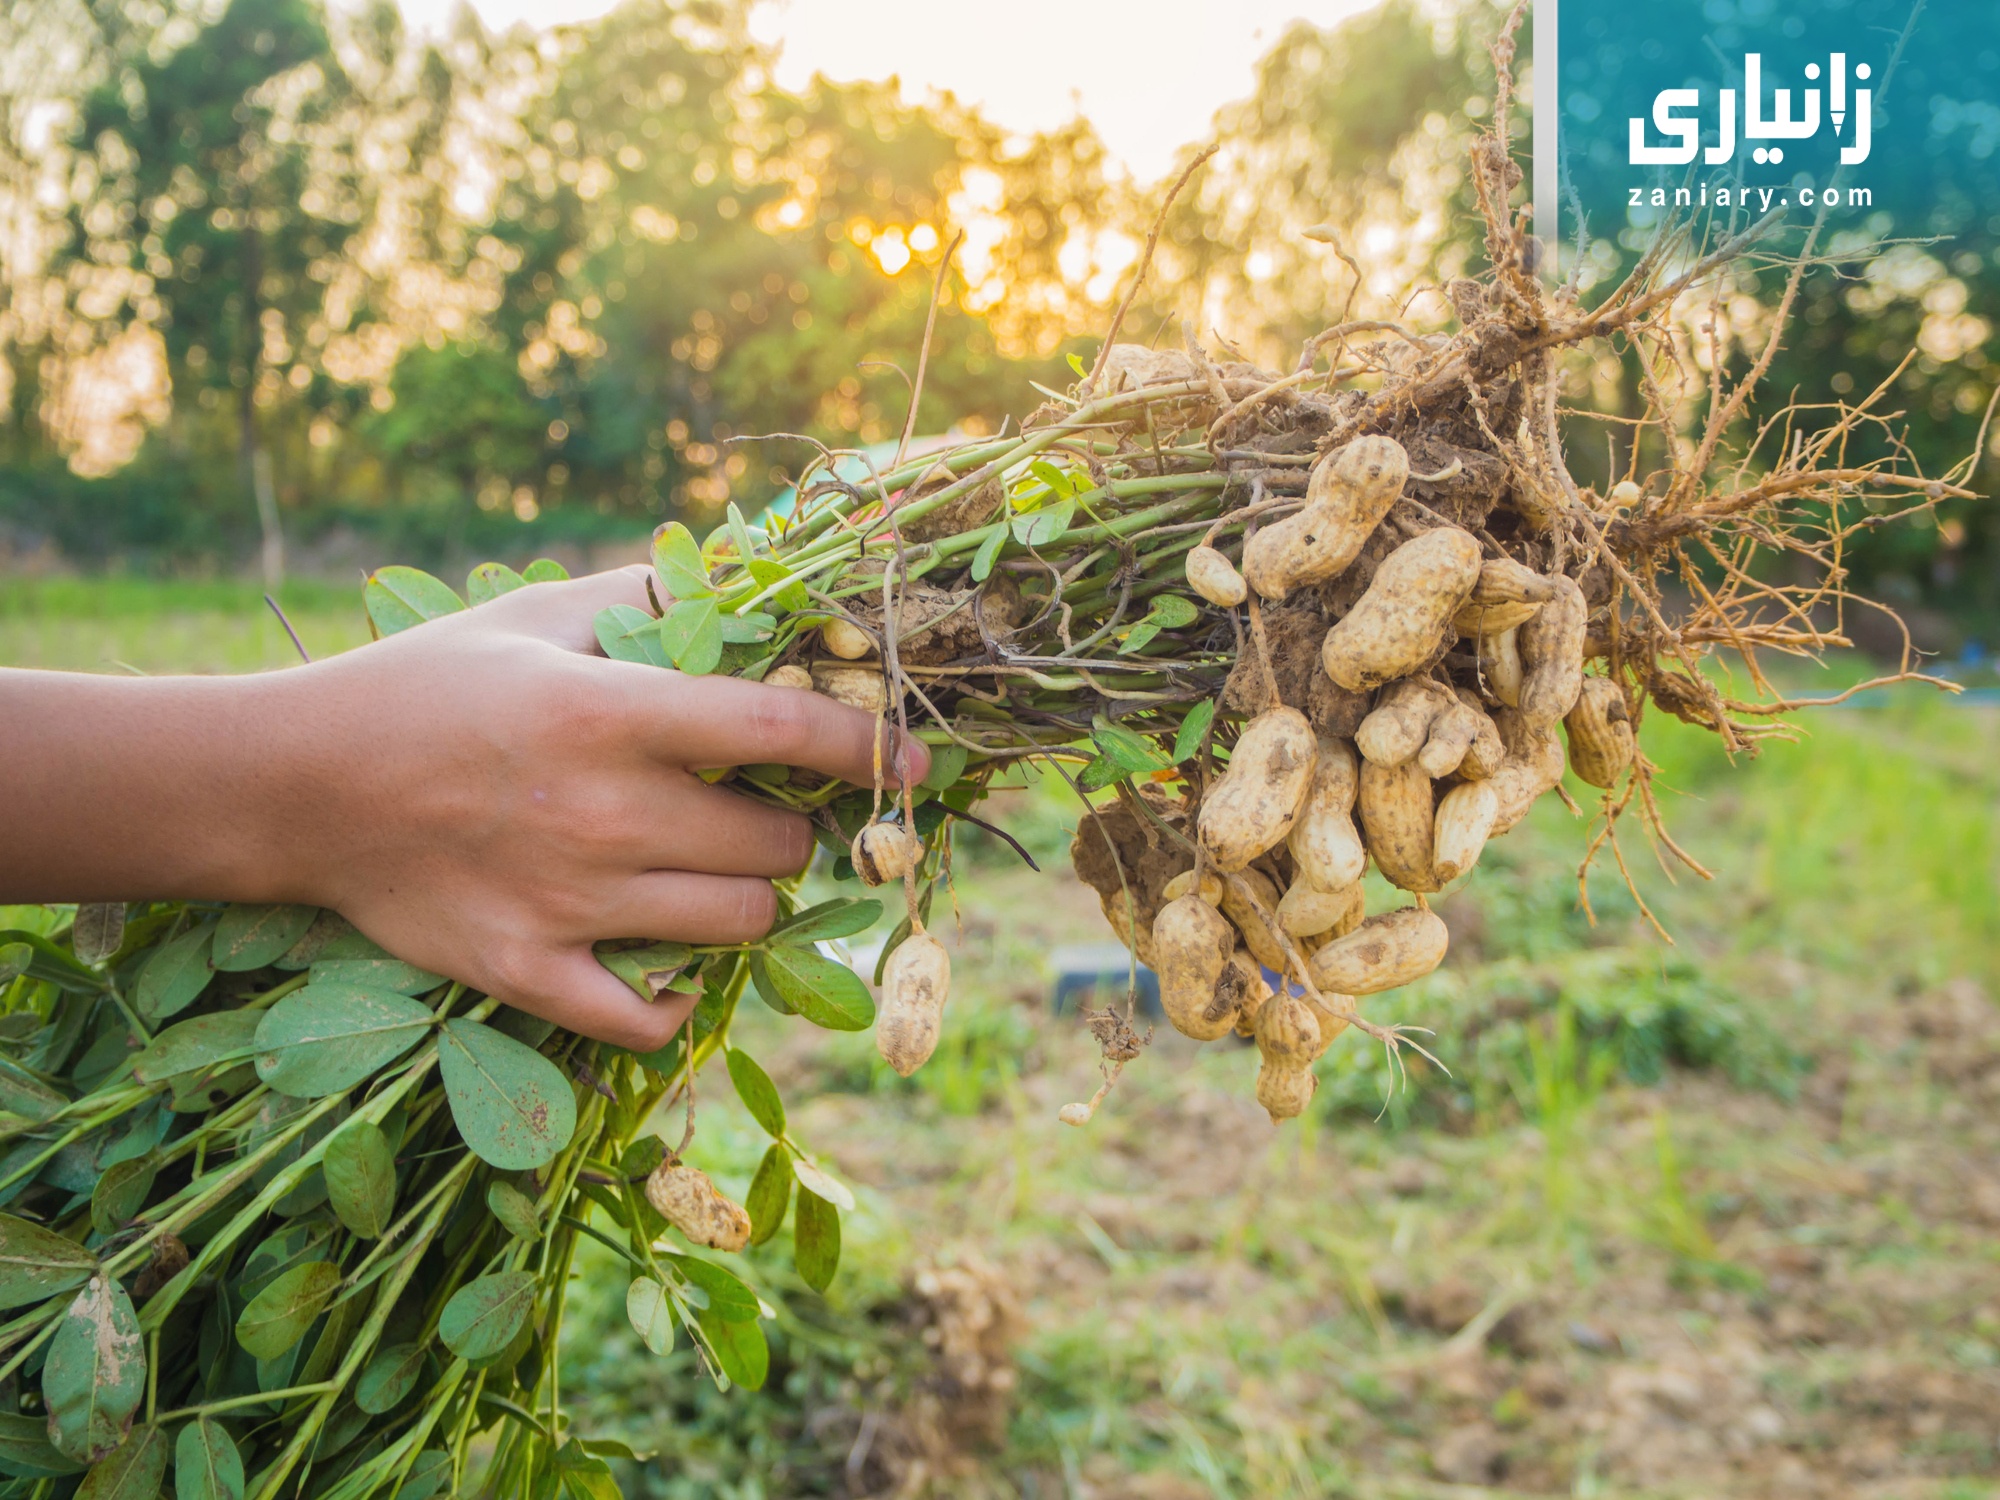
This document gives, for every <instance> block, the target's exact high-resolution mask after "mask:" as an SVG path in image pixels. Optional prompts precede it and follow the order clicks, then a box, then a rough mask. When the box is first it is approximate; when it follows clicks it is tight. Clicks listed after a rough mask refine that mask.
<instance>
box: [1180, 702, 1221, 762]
mask: <svg viewBox="0 0 2000 1500" xmlns="http://www.w3.org/2000/svg"><path fill="white" fill-rule="evenodd" d="M1214 721H1215V700H1214V699H1213V698H1204V699H1202V700H1201V702H1199V703H1197V704H1196V705H1195V706H1194V707H1193V708H1191V709H1189V710H1188V715H1187V717H1186V718H1185V719H1182V720H1181V727H1180V732H1179V733H1178V734H1176V735H1175V736H1174V764H1175V765H1177V766H1178V765H1184V764H1185V763H1186V762H1188V761H1190V760H1193V759H1194V753H1195V751H1197V750H1199V749H1200V748H1201V738H1202V736H1203V735H1205V734H1207V733H1208V726H1209V725H1210V724H1211V723H1213V722H1214Z"/></svg>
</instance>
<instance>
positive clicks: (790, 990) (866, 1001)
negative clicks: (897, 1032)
mask: <svg viewBox="0 0 2000 1500" xmlns="http://www.w3.org/2000/svg"><path fill="white" fill-rule="evenodd" d="M750 977H751V978H752V979H754V980H755V981H756V983H757V992H758V993H759V994H760V995H762V996H763V997H764V998H765V999H766V1000H768V1001H771V1002H772V1004H773V1005H774V1006H775V1008H776V1009H778V1010H780V1011H784V1012H787V1013H791V1012H796V1013H797V1014H799V1015H802V1016H804V1017H805V1018H806V1019H807V1020H808V1021H811V1022H812V1023H813V1024H814V1025H815V1026H824V1027H825V1028H826V1029H827V1030H828V1031H866V1030H867V1029H868V1028H869V1027H870V1026H872V1025H873V1024H874V1023H875V1002H874V1000H873V999H872V998H871V997H870V996H869V994H868V986H867V985H865V984H863V983H862V982H861V976H860V975H859V974H856V973H855V972H854V971H853V970H852V969H850V968H848V967H847V965H846V964H843V963H838V962H836V961H835V960H833V959H830V958H827V957H825V956H824V955H822V954H820V953H819V952H817V951H815V950H814V949H811V948H803V947H794V946H792V945H789V944H785V943H779V944H776V945H774V946H772V947H769V948H758V949H755V950H753V951H752V952H751V954H750Z"/></svg>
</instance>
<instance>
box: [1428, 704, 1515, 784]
mask: <svg viewBox="0 0 2000 1500" xmlns="http://www.w3.org/2000/svg"><path fill="white" fill-rule="evenodd" d="M1492 728H1493V724H1492V721H1491V720H1490V719H1488V718H1487V717H1486V715H1485V714H1483V713H1481V712H1480V711H1479V710H1478V709H1476V708H1471V707H1468V706H1467V705H1465V704H1463V703H1461V702H1459V701H1458V700H1457V698H1455V697H1454V698H1452V699H1451V701H1450V706H1449V707H1447V708H1446V709H1445V711H1444V712H1443V713H1441V714H1439V715H1438V716H1437V722H1436V723H1434V724H1432V725H1431V736H1430V738H1429V739H1427V740H1425V741H1424V748H1423V749H1421V750H1419V751H1418V752H1417V766H1418V768H1419V769H1420V770H1421V771H1422V772H1423V773H1424V774H1425V775H1426V776H1428V777H1430V779H1431V780H1433V781H1442V780H1443V779H1444V778H1445V777H1447V776H1449V775H1451V773H1452V772H1454V771H1456V770H1458V768H1459V767H1460V766H1462V765H1463V764H1464V763H1465V758H1466V756H1467V755H1469V754H1471V752H1472V747H1473V745H1474V744H1475V743H1477V742H1478V740H1479V737H1480V735H1481V734H1482V733H1484V732H1486V731H1489V730H1491V729H1492ZM1499 740H1500V736H1499V734H1498V733H1497V732H1495V733H1494V735H1493V742H1494V743H1495V744H1496V745H1497V744H1498V743H1499ZM1474 779H1475V780H1476V779H1477V778H1474Z"/></svg>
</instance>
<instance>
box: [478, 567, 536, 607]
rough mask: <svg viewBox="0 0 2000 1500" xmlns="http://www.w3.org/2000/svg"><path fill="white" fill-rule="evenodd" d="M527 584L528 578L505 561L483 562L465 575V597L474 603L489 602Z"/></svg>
mask: <svg viewBox="0 0 2000 1500" xmlns="http://www.w3.org/2000/svg"><path fill="white" fill-rule="evenodd" d="M527 586H528V580H527V579H525V578H523V577H522V576H521V575H520V574H519V573H516V572H515V571H514V570H513V569H512V568H510V567H508V566H507V565H506V564H505V563H497V562H483V563H481V564H480V565H479V566H478V567H476V568H474V569H473V570H472V571H471V572H470V573H468V574H466V575H465V597H466V598H467V599H469V600H471V601H472V602H473V603H474V604H486V603H489V602H491V601H492V600H494V599H498V598H499V597H500V596H501V595H502V594H511V593H513V592H514V590H515V589H519V588H526V587H527Z"/></svg>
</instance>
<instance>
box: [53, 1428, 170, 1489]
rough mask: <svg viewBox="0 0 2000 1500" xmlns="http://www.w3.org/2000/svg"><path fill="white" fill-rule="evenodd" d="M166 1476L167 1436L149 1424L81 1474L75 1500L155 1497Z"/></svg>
mask: <svg viewBox="0 0 2000 1500" xmlns="http://www.w3.org/2000/svg"><path fill="white" fill-rule="evenodd" d="M166 1478H167V1435H166V1433H164V1432H162V1431H161V1430H160V1429H159V1428H157V1427H154V1426H151V1425H148V1426H145V1427H135V1428H133V1429H132V1434H131V1436H130V1437H128V1438H126V1439H125V1441H124V1442H122V1443H120V1444H119V1445H118V1447H117V1448H116V1449H115V1450H114V1451H113V1452H112V1453H111V1455H110V1456H109V1457H107V1458H105V1459H102V1460H100V1461H99V1463H98V1465H97V1467H96V1468H94V1469H92V1470H91V1471H90V1472H89V1473H88V1474H86V1475H84V1476H83V1484H82V1487H81V1488H79V1489H78V1490H77V1492H76V1500H158V1497H159V1493H160V1486H161V1485H162V1484H164V1483H165V1482H166Z"/></svg>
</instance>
